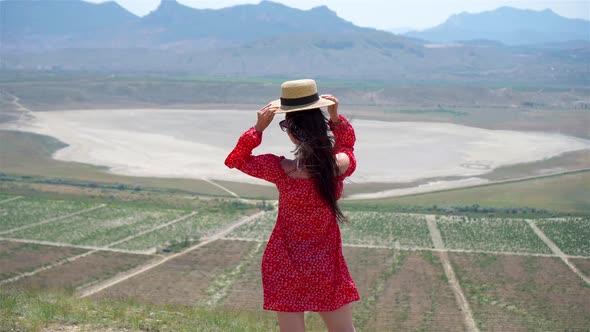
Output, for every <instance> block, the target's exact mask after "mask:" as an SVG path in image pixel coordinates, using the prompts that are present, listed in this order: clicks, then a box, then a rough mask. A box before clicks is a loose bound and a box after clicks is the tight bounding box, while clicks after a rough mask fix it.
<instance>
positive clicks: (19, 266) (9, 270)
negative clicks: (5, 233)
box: [0, 241, 86, 281]
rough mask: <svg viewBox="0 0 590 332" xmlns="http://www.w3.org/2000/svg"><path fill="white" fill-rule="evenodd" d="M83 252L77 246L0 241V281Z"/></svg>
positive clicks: (83, 251)
mask: <svg viewBox="0 0 590 332" xmlns="http://www.w3.org/2000/svg"><path fill="white" fill-rule="evenodd" d="M85 252H86V250H83V249H77V248H67V247H65V248H64V247H51V246H44V245H39V244H30V243H18V242H10V241H0V281H1V280H5V279H9V278H12V277H14V276H17V275H19V274H21V273H25V272H30V271H33V270H35V269H37V268H39V267H42V266H47V265H49V264H52V263H54V262H56V261H59V260H62V259H65V258H68V257H72V256H76V255H79V254H82V253H85Z"/></svg>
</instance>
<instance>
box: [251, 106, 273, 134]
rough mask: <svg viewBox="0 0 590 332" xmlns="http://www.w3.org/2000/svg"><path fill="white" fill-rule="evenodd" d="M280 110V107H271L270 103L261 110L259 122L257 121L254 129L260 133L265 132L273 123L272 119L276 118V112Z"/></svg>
mask: <svg viewBox="0 0 590 332" xmlns="http://www.w3.org/2000/svg"><path fill="white" fill-rule="evenodd" d="M278 109H279V107H278V106H271V104H270V103H269V104H266V106H264V107H263V108H261V109H260V110H259V111H258V120H257V121H256V125H255V126H254V129H256V131H258V132H263V131H264V129H266V128H267V127H268V125H270V123H271V122H272V119H273V118H274V117H275V111H276V110H278Z"/></svg>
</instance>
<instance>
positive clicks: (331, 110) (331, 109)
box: [321, 95, 340, 123]
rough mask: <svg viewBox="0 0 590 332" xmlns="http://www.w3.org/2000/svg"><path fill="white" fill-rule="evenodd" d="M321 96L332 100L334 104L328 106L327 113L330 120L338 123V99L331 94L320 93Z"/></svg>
mask: <svg viewBox="0 0 590 332" xmlns="http://www.w3.org/2000/svg"><path fill="white" fill-rule="evenodd" d="M321 97H322V98H324V99H328V100H331V101H333V102H334V105H330V106H328V114H329V115H330V120H332V122H334V123H338V122H339V121H340V118H338V99H336V97H334V96H332V95H322V96H321Z"/></svg>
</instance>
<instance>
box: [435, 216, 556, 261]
mask: <svg viewBox="0 0 590 332" xmlns="http://www.w3.org/2000/svg"><path fill="white" fill-rule="evenodd" d="M437 225H438V228H439V230H440V233H441V236H442V239H443V242H444V244H445V246H446V248H449V249H470V250H483V251H503V252H518V253H537V254H550V253H551V250H550V249H549V247H547V245H545V243H543V241H542V240H541V239H539V237H538V236H537V235H536V234H535V233H534V232H533V230H532V229H531V227H530V226H529V225H528V224H527V223H526V221H524V220H519V219H502V218H469V217H460V216H451V217H439V219H438V220H437Z"/></svg>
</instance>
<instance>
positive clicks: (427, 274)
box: [366, 251, 464, 332]
mask: <svg viewBox="0 0 590 332" xmlns="http://www.w3.org/2000/svg"><path fill="white" fill-rule="evenodd" d="M463 330H464V325H463V318H462V316H461V311H460V309H459V307H458V306H457V304H456V302H455V297H454V294H453V292H452V290H451V287H450V286H449V284H448V282H447V279H446V276H445V273H444V270H443V267H442V264H441V262H440V259H439V257H438V254H437V253H434V252H430V251H417V252H408V251H402V252H400V253H399V255H397V258H396V264H395V271H394V274H393V275H392V276H391V277H390V278H389V279H388V281H387V283H386V285H385V287H384V289H383V291H382V293H381V294H380V296H379V300H378V302H377V304H376V307H375V316H374V319H373V320H372V321H371V323H370V324H369V325H368V326H367V329H366V331H453V332H454V331H463Z"/></svg>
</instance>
